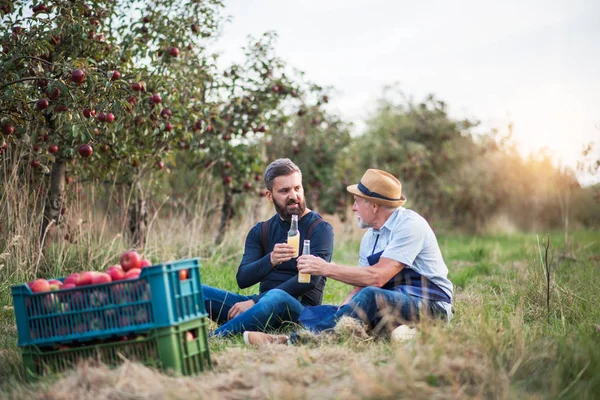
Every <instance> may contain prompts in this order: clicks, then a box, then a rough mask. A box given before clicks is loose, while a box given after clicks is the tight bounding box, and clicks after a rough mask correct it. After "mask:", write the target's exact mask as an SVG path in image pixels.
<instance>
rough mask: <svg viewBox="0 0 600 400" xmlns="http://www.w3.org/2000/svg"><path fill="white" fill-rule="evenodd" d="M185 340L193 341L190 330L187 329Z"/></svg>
mask: <svg viewBox="0 0 600 400" xmlns="http://www.w3.org/2000/svg"><path fill="white" fill-rule="evenodd" d="M185 340H186V341H188V342H193V341H194V334H193V333H192V332H191V331H187V332H186V333H185Z"/></svg>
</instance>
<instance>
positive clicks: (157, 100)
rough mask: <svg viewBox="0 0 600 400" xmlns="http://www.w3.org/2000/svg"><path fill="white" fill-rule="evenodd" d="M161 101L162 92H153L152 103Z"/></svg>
mask: <svg viewBox="0 0 600 400" xmlns="http://www.w3.org/2000/svg"><path fill="white" fill-rule="evenodd" d="M160 102H162V97H160V94H153V95H152V97H150V103H153V104H158V103H160Z"/></svg>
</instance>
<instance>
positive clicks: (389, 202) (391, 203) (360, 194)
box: [346, 185, 406, 207]
mask: <svg viewBox="0 0 600 400" xmlns="http://www.w3.org/2000/svg"><path fill="white" fill-rule="evenodd" d="M346 190H347V191H348V192H349V193H350V194H353V195H355V196H358V197H362V198H363V199H367V200H369V201H371V202H373V203H375V204H381V205H384V206H388V207H402V206H403V205H404V204H405V203H406V198H405V197H404V196H401V197H400V200H384V199H380V198H377V197H371V196H366V195H365V194H364V193H363V192H361V191H360V190H358V185H350V186H348V187H346Z"/></svg>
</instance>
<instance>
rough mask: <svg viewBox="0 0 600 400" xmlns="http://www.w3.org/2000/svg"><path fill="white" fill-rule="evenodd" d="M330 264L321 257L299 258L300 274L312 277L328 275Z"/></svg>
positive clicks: (308, 256)
mask: <svg viewBox="0 0 600 400" xmlns="http://www.w3.org/2000/svg"><path fill="white" fill-rule="evenodd" d="M328 266H329V263H328V262H327V261H325V260H323V259H322V258H321V257H315V256H313V255H306V256H300V257H298V272H299V273H302V274H311V275H326V271H327V267H328Z"/></svg>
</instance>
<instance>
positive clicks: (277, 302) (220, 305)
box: [202, 285, 304, 336]
mask: <svg viewBox="0 0 600 400" xmlns="http://www.w3.org/2000/svg"><path fill="white" fill-rule="evenodd" d="M202 291H203V292H204V303H205V305H206V311H207V312H208V315H209V317H210V319H212V320H213V321H215V322H216V323H218V324H219V325H221V326H220V327H219V328H218V329H217V330H215V331H214V332H212V333H211V336H212V335H214V336H225V335H230V334H236V333H242V332H244V331H263V332H264V331H266V330H274V329H277V328H279V327H281V325H282V324H283V323H284V322H297V321H298V316H300V313H301V312H302V310H303V309H304V306H303V305H302V304H300V302H299V301H298V300H296V299H295V298H294V297H292V296H291V295H290V294H288V293H287V292H285V291H283V290H280V289H272V290H269V291H268V292H267V293H266V294H265V295H264V296H263V297H261V299H260V301H259V302H258V303H256V304H255V305H253V306H252V307H251V308H249V309H248V310H246V311H244V312H243V313H241V314H239V315H238V316H236V317H235V318H233V319H232V320H228V319H227V315H228V314H229V310H230V309H231V307H233V305H234V304H235V303H239V302H240V301H247V300H254V301H256V298H257V297H258V296H256V295H254V296H244V295H241V294H235V293H231V292H228V291H226V290H221V289H217V288H213V287H211V286H207V285H202Z"/></svg>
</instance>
